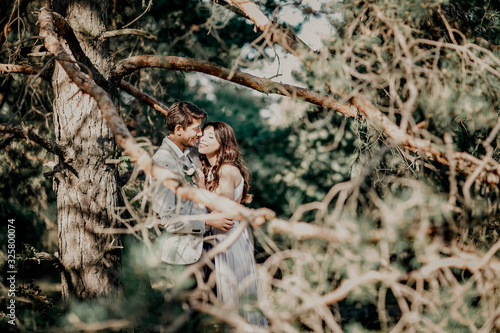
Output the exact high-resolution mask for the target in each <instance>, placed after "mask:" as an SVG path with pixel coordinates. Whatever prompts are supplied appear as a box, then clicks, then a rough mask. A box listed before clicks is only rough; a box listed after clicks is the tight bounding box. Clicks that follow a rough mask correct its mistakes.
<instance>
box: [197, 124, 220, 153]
mask: <svg viewBox="0 0 500 333" xmlns="http://www.w3.org/2000/svg"><path fill="white" fill-rule="evenodd" d="M219 148H220V143H219V141H217V138H216V137H215V132H214V128H213V127H212V126H208V127H207V128H205V129H204V130H203V135H202V136H201V138H200V144H199V147H198V151H199V152H200V154H204V155H207V157H211V156H214V155H216V154H217V152H218V151H219Z"/></svg>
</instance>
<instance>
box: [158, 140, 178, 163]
mask: <svg viewBox="0 0 500 333" xmlns="http://www.w3.org/2000/svg"><path fill="white" fill-rule="evenodd" d="M174 154H175V152H174V151H173V150H172V148H170V146H169V145H168V144H165V143H163V144H162V145H161V146H160V148H158V150H157V151H156V153H155V154H154V155H153V161H154V162H155V163H159V164H166V163H167V164H172V163H175V164H177V161H176V159H175V157H174Z"/></svg>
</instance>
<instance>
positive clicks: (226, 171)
mask: <svg viewBox="0 0 500 333" xmlns="http://www.w3.org/2000/svg"><path fill="white" fill-rule="evenodd" d="M219 172H220V173H219V174H220V177H228V178H230V179H232V180H234V181H239V180H240V178H241V173H240V170H239V169H238V168H237V167H235V166H234V165H230V164H224V165H222V166H221V167H220V171H219Z"/></svg>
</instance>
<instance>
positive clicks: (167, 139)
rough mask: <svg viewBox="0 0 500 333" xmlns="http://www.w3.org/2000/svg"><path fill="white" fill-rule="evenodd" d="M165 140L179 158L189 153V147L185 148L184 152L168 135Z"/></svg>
mask: <svg viewBox="0 0 500 333" xmlns="http://www.w3.org/2000/svg"><path fill="white" fill-rule="evenodd" d="M163 141H164V142H166V143H167V144H168V145H169V146H170V147H172V149H173V150H174V151H175V153H176V154H177V157H178V158H182V157H183V156H187V154H189V148H186V149H184V152H182V151H181V149H180V148H179V147H178V146H177V145H176V144H175V143H174V142H173V141H172V140H170V139H169V138H168V137H165V139H163Z"/></svg>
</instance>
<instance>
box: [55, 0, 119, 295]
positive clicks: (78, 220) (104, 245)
mask: <svg viewBox="0 0 500 333" xmlns="http://www.w3.org/2000/svg"><path fill="white" fill-rule="evenodd" d="M62 2H64V1H60V3H62ZM105 3H106V1H91V0H85V1H82V0H79V1H71V0H70V1H67V2H66V4H65V5H64V7H61V8H54V9H55V10H56V11H58V12H59V13H60V14H62V15H63V16H64V17H65V18H66V20H67V22H68V23H69V25H70V26H71V27H72V29H73V31H74V33H75V35H76V38H77V39H78V41H79V45H80V48H81V52H80V51H75V52H71V51H70V50H69V48H68V47H66V49H67V51H68V53H70V54H74V55H75V57H76V58H77V60H78V61H79V62H81V63H84V64H85V65H86V66H82V65H80V68H81V69H82V70H83V71H86V72H87V71H88V70H89V69H90V70H91V72H92V77H93V78H94V80H95V81H96V82H97V83H98V84H100V85H101V86H103V87H104V88H105V89H106V90H107V91H108V92H109V93H111V85H110V84H109V81H108V80H109V78H110V72H111V69H112V61H111V58H110V56H109V51H108V48H107V45H106V44H105V43H104V42H102V41H100V40H99V38H98V37H99V36H100V35H101V33H102V32H103V31H104V30H105V25H104V22H105V17H106V4H105ZM71 45H72V44H71ZM71 48H72V49H73V50H75V49H74V46H73V45H72V46H71ZM82 55H84V56H83V57H82ZM85 67H86V68H85ZM52 85H53V89H54V121H55V128H56V136H57V141H58V142H59V143H60V144H63V145H66V146H68V147H71V148H72V149H73V150H74V151H75V152H76V154H75V155H76V158H75V160H74V161H73V162H72V163H71V166H72V167H73V168H74V169H75V170H76V173H77V175H75V174H73V173H72V172H70V171H69V170H68V169H65V171H64V177H59V179H60V181H59V182H58V184H57V209H58V218H57V219H58V227H59V258H60V261H61V266H62V267H61V268H62V293H63V297H64V298H67V297H68V296H70V295H71V296H74V297H76V298H78V299H88V298H95V297H110V296H113V295H115V294H116V291H117V286H118V272H119V271H118V255H117V254H116V249H117V246H118V238H117V237H116V236H109V235H104V234H102V233H99V229H102V228H105V227H109V226H112V225H113V224H114V221H115V219H114V216H113V213H114V212H115V208H116V205H117V197H118V192H117V191H118V187H117V177H116V171H115V170H114V168H113V167H112V166H111V167H110V166H107V165H106V164H105V160H106V159H108V158H113V157H115V154H116V144H115V141H114V139H113V136H112V134H111V132H110V130H109V128H108V126H107V124H106V121H105V120H104V119H103V117H102V115H101V112H100V111H99V109H98V108H97V105H96V103H95V101H94V100H93V99H92V98H90V97H89V96H88V95H83V94H82V93H81V92H80V91H79V89H78V88H77V86H76V85H75V84H73V83H72V82H71V81H70V79H69V78H68V76H67V75H66V73H65V72H64V70H63V69H62V68H61V67H60V66H59V65H56V69H55V72H54V77H53V80H52ZM61 179H62V180H61Z"/></svg>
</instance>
